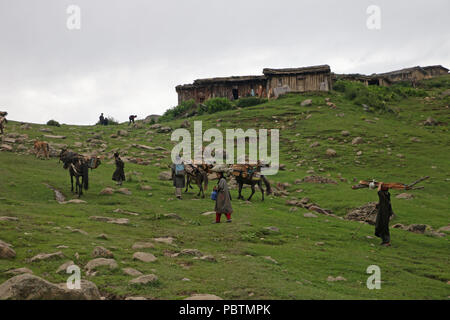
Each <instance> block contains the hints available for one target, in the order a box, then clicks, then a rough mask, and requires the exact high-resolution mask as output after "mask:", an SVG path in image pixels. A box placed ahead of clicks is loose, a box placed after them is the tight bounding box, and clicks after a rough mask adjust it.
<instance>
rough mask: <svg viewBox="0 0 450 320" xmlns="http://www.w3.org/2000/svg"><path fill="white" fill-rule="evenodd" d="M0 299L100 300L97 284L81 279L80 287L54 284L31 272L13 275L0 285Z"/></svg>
mask: <svg viewBox="0 0 450 320" xmlns="http://www.w3.org/2000/svg"><path fill="white" fill-rule="evenodd" d="M0 300H100V292H99V291H98V288H97V286H96V285H95V284H94V283H92V282H90V281H86V280H81V288H80V289H69V288H67V284H66V283H61V284H54V283H51V282H48V281H47V280H44V279H42V278H40V277H37V276H35V275H32V274H27V273H26V274H21V275H18V276H15V277H13V278H11V279H9V280H7V281H6V282H4V283H3V284H1V285H0Z"/></svg>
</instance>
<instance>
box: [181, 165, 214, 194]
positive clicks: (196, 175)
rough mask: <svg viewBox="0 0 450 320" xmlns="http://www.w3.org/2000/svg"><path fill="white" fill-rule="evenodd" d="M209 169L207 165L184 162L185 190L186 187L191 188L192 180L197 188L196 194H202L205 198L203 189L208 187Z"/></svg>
mask: <svg viewBox="0 0 450 320" xmlns="http://www.w3.org/2000/svg"><path fill="white" fill-rule="evenodd" d="M209 169H210V166H209V165H206V164H201V165H193V164H185V170H186V173H187V174H186V190H185V191H184V192H187V191H188V188H191V189H193V188H192V186H191V181H194V182H195V183H196V184H197V186H198V188H199V191H198V194H197V196H200V194H201V195H202V198H205V191H206V190H207V189H208V171H209Z"/></svg>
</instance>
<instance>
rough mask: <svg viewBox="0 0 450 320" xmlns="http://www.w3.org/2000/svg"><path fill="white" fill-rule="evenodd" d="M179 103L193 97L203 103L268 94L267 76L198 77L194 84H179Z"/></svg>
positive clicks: (177, 88)
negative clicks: (215, 99) (214, 99)
mask: <svg viewBox="0 0 450 320" xmlns="http://www.w3.org/2000/svg"><path fill="white" fill-rule="evenodd" d="M176 91H177V93H178V104H180V103H181V102H183V101H186V100H190V99H193V100H194V101H195V102H196V103H203V102H205V101H206V100H208V99H210V98H215V97H222V98H228V99H230V100H237V99H239V98H242V97H249V96H258V97H265V96H266V77H265V76H234V77H223V78H209V79H198V80H195V81H194V83H193V84H188V85H183V86H177V87H176Z"/></svg>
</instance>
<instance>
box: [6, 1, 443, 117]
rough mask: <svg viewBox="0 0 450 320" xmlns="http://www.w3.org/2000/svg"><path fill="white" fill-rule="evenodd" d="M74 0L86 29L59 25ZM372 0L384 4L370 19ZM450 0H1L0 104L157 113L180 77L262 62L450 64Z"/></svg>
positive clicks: (249, 69)
mask: <svg viewBox="0 0 450 320" xmlns="http://www.w3.org/2000/svg"><path fill="white" fill-rule="evenodd" d="M69 5H77V6H79V7H80V9H81V29H80V30H69V29H68V28H67V26H66V23H67V19H68V18H69V16H70V14H68V13H67V12H66V10H67V7H68V6H69ZM369 5H377V6H379V8H380V9H381V29H380V30H370V29H368V28H367V25H366V21H367V19H368V17H369V14H367V13H366V10H367V8H368V6H369ZM449 12H450V1H448V0H427V1H411V0H409V1H402V0H396V1H382V0H371V1H366V0H354V1H350V0H347V1H346V0H343V1H334V0H320V1H303V0H277V1H273V0H272V1H266V0H164V1H153V0H71V1H66V0H39V1H33V0H0V110H7V111H8V112H9V119H12V120H20V121H28V122H37V123H45V122H46V121H47V120H49V119H55V120H57V121H60V122H61V123H68V124H93V123H95V122H96V121H97V119H98V116H99V114H100V113H101V112H104V113H105V115H107V116H112V117H114V118H115V119H118V120H120V121H126V120H127V119H128V115H130V114H137V115H138V116H139V118H144V117H145V116H147V115H149V114H162V113H163V112H164V111H165V110H166V109H168V108H170V107H172V106H174V105H176V104H177V94H176V91H175V86H176V85H178V84H184V83H191V82H192V81H193V80H194V79H198V78H205V77H215V76H231V75H252V74H256V75H258V74H261V73H262V69H263V68H265V67H269V68H278V67H280V68H282V67H303V66H310V65H318V64H329V65H330V67H331V70H332V71H333V72H337V73H355V72H357V73H366V74H371V73H375V72H386V71H390V70H394V69H399V68H404V67H411V66H416V65H430V64H442V65H444V66H446V67H447V68H449V67H450V19H449V17H448V14H449Z"/></svg>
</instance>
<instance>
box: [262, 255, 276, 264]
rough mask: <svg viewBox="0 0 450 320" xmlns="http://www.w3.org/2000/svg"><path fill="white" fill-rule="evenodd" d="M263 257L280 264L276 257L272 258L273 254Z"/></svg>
mask: <svg viewBox="0 0 450 320" xmlns="http://www.w3.org/2000/svg"><path fill="white" fill-rule="evenodd" d="M263 258H264V259H266V260H269V261H271V262H273V263H275V264H278V261H277V260H275V259H274V258H272V257H271V256H266V257H263Z"/></svg>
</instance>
